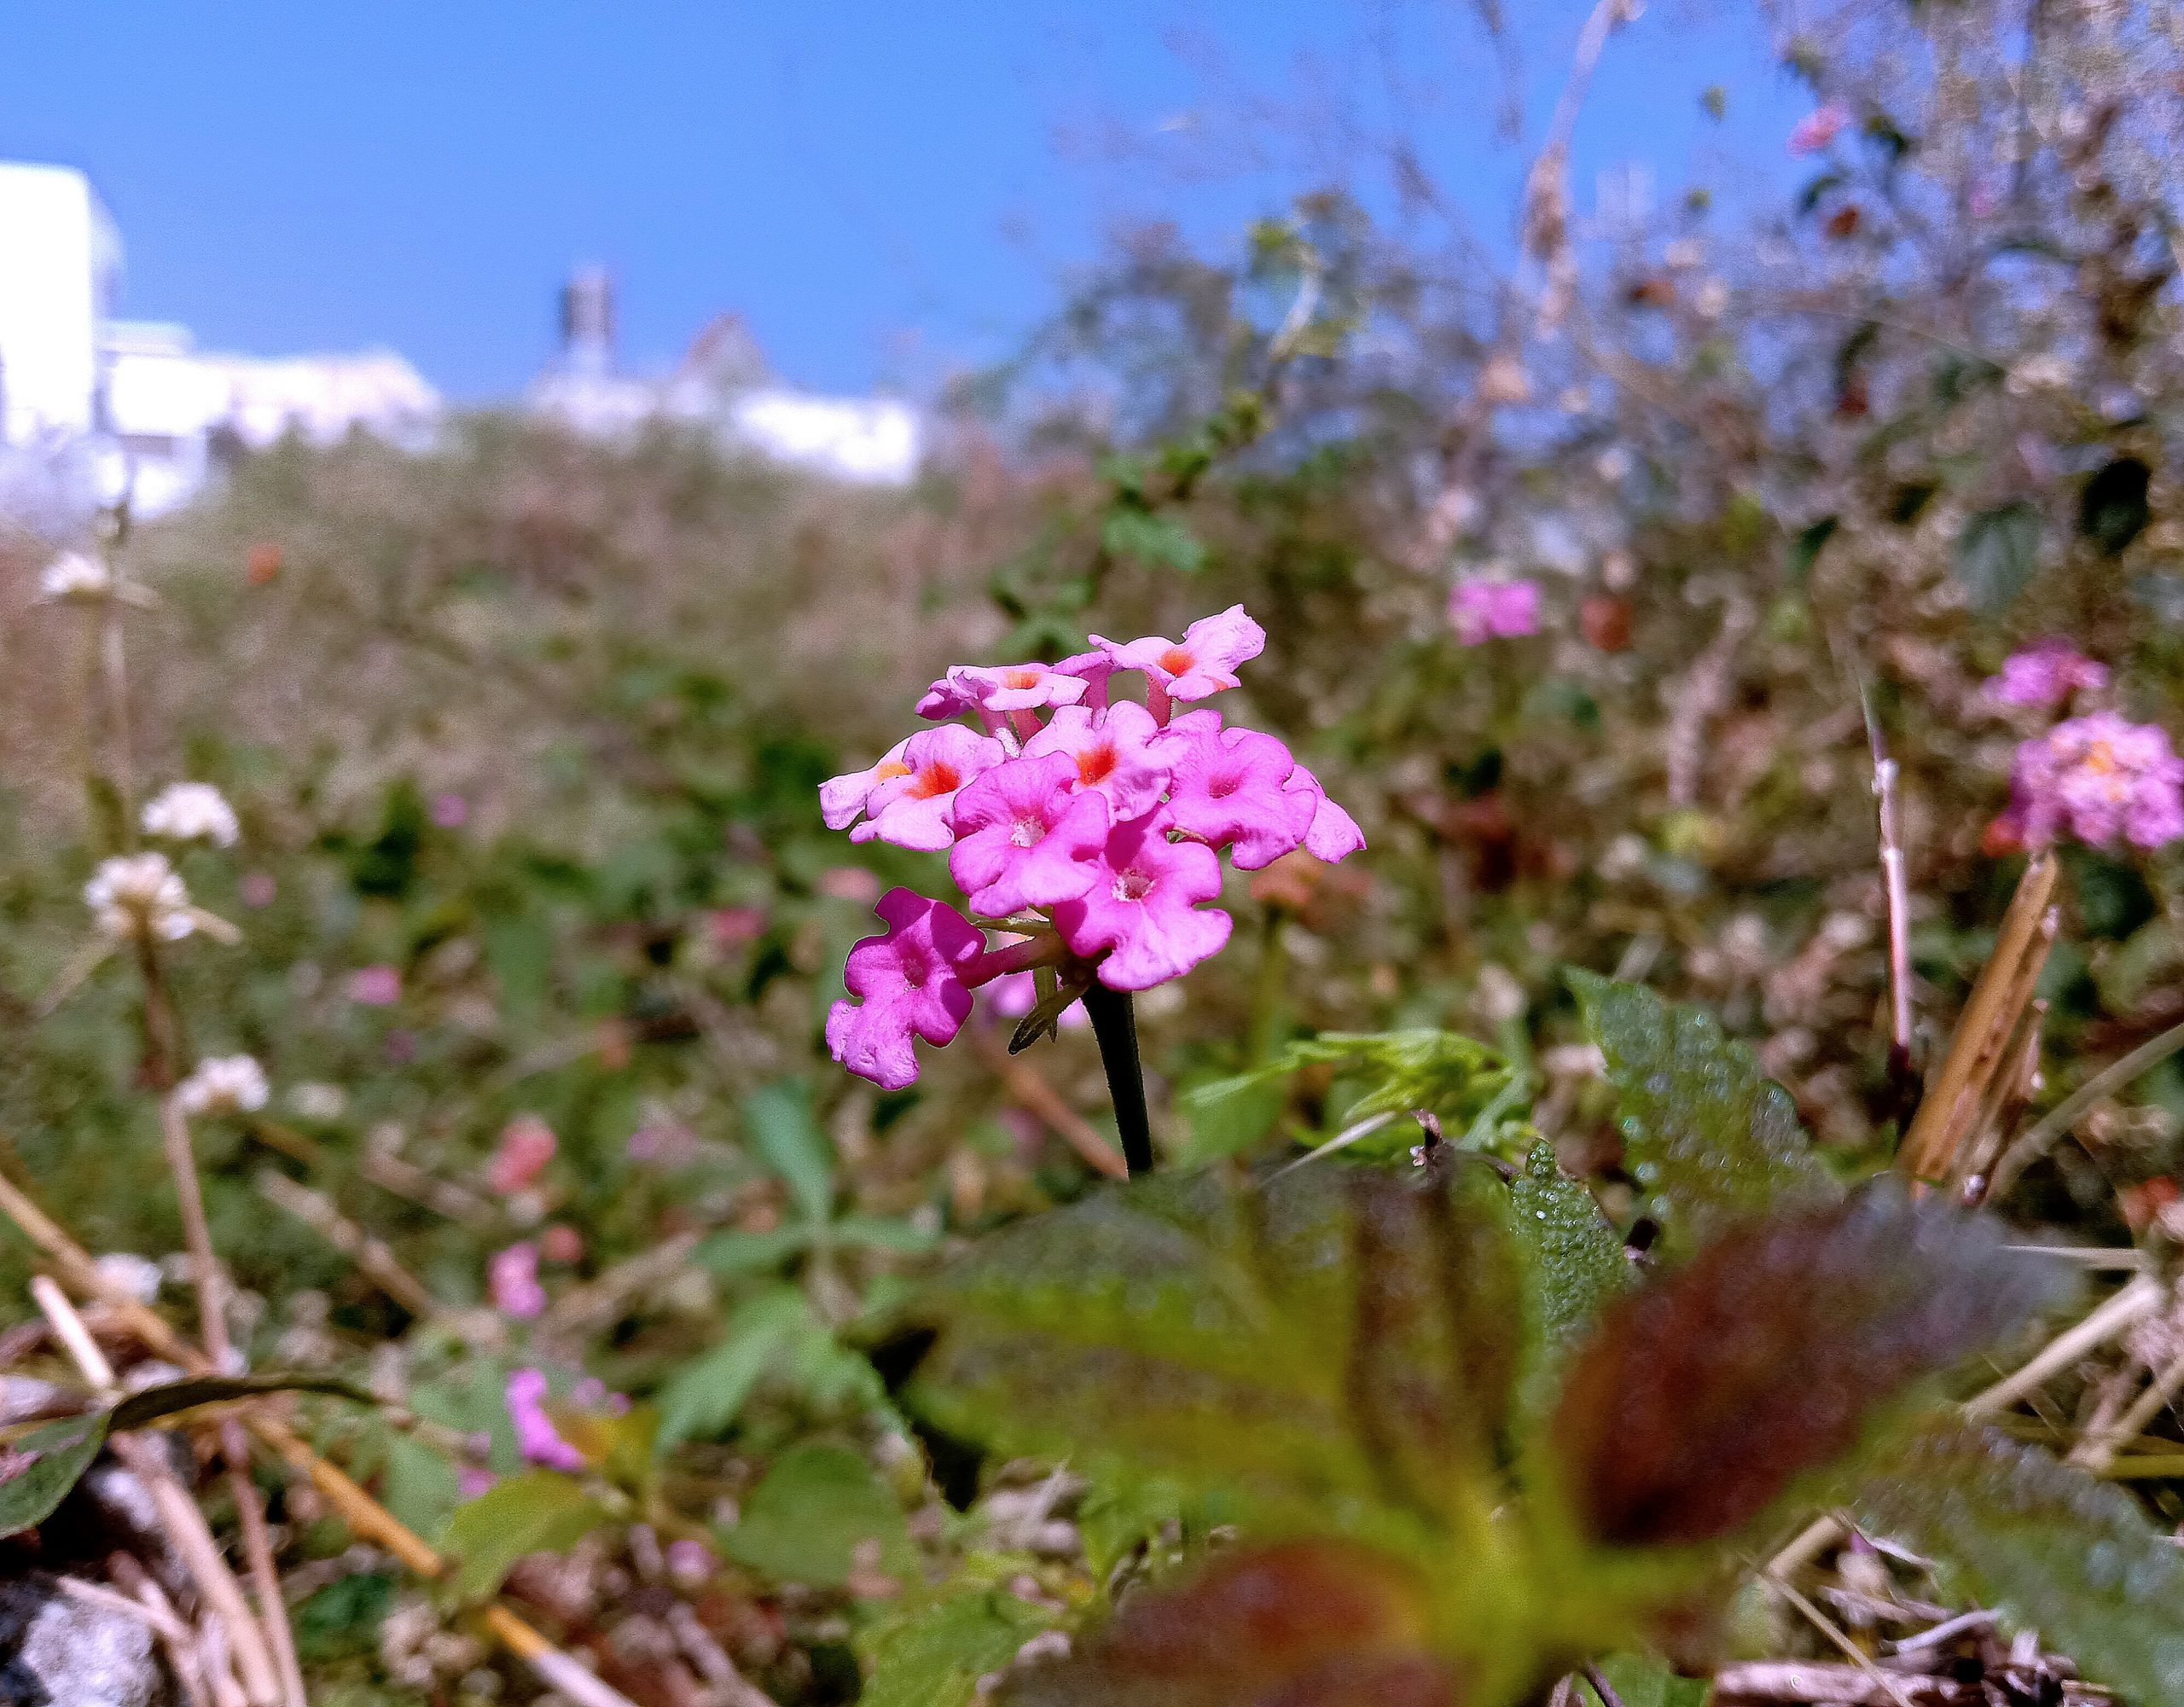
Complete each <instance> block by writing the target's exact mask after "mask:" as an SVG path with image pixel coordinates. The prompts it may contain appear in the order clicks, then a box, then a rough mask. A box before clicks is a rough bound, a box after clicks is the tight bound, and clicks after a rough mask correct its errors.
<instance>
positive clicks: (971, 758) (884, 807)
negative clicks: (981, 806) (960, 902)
mask: <svg viewBox="0 0 2184 1707" xmlns="http://www.w3.org/2000/svg"><path fill="white" fill-rule="evenodd" d="M1005 758H1008V748H1006V747H1004V746H1002V744H1001V743H1000V742H999V741H997V740H994V739H993V738H992V737H991V736H990V735H982V734H973V732H972V731H971V730H969V729H965V728H964V727H963V726H962V725H961V723H947V724H944V725H943V726H942V727H940V728H939V729H926V730H924V731H923V732H921V733H920V734H914V735H912V736H911V737H910V738H909V740H908V741H906V742H904V743H903V756H902V758H900V759H899V760H897V764H900V765H901V767H902V769H901V770H900V771H899V772H898V773H897V774H896V775H892V776H888V777H884V778H882V779H881V780H880V782H879V783H878V784H877V785H875V786H874V788H873V790H872V792H871V793H868V794H867V795H866V796H865V798H864V801H863V810H864V812H865V814H866V817H865V821H864V822H863V823H861V824H859V825H858V826H857V827H856V828H855V829H853V830H851V832H850V839H851V841H853V842H868V841H871V840H872V839H874V838H875V837H876V838H878V839H880V840H881V841H884V842H892V843H894V845H896V846H897V847H898V848H921V849H923V850H925V851H926V852H928V853H938V851H940V850H942V849H943V848H945V847H946V846H948V845H949V844H950V843H951V842H953V841H954V840H955V839H956V830H955V826H954V822H953V816H952V809H953V808H954V806H955V804H956V790H957V789H958V788H961V787H962V786H963V785H964V784H965V783H966V782H968V781H970V780H971V779H972V778H973V777H974V776H976V775H979V773H980V772H981V771H985V770H990V769H993V767H994V766H995V765H996V764H1000V763H1001V762H1002V760H1003V759H1005Z"/></svg>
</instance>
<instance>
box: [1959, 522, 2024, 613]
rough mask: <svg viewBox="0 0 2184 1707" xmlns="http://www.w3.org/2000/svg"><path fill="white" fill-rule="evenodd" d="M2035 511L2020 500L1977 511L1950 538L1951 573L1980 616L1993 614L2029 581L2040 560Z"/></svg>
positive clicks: (2005, 605) (2006, 604)
mask: <svg viewBox="0 0 2184 1707" xmlns="http://www.w3.org/2000/svg"><path fill="white" fill-rule="evenodd" d="M2041 527H2042V520H2041V514H2040V507H2039V506H2038V505H2037V504H2035V503H2032V502H2030V501H2029V500H2026V499H2022V498H2020V499H2019V500H2018V502H2015V503H2008V504H2001V505H1999V506H1997V507H1996V508H1994V509H1988V510H1981V511H1980V512H1979V513H1978V514H1976V515H1974V516H1972V518H1971V519H1970V520H1967V521H1966V523H1965V524H1964V529H1963V531H1961V532H1960V533H1959V534H1958V535H1957V537H1956V575H1957V579H1959V580H1960V581H1961V582H1963V584H1964V592H1965V596H1966V598H1967V599H1969V600H1970V601H1971V603H1972V609H1973V610H1975V611H1977V612H1978V613H1979V614H1980V615H1982V616H1988V617H1992V616H1999V615H2001V613H2002V612H2004V611H2006V610H2007V609H2008V608H2009V607H2010V606H2011V604H2012V603H2013V602H2014V601H2015V600H2016V598H2017V595H2018V594H2019V593H2021V592H2023V591H2024V587H2025V584H2026V583H2027V582H2028V581H2030V580H2031V579H2032V572H2033V570H2034V569H2035V568H2036V566H2038V563H2039V560H2040V534H2041Z"/></svg>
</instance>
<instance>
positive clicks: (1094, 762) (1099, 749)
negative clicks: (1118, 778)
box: [1077, 745, 1115, 788]
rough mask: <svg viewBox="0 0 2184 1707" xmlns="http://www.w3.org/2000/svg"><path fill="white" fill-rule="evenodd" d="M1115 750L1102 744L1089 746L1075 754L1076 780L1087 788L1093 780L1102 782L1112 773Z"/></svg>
mask: <svg viewBox="0 0 2184 1707" xmlns="http://www.w3.org/2000/svg"><path fill="white" fill-rule="evenodd" d="M1114 769H1115V750H1114V748H1113V747H1112V746H1106V745H1102V746H1089V747H1087V748H1085V749H1084V751H1083V752H1080V753H1079V754H1077V781H1079V782H1081V783H1083V785H1084V787H1087V788H1089V787H1091V786H1092V785H1093V784H1094V783H1095V782H1104V781H1107V778H1108V777H1109V776H1111V775H1113V774H1114Z"/></svg>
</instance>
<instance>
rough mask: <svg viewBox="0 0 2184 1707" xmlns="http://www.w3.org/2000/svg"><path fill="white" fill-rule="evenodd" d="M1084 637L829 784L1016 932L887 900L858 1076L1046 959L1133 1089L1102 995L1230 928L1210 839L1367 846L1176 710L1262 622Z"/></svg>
mask: <svg viewBox="0 0 2184 1707" xmlns="http://www.w3.org/2000/svg"><path fill="white" fill-rule="evenodd" d="M1495 596H1496V599H1497V600H1499V601H1500V602H1498V603H1496V604H1495V606H1494V607H1493V612H1492V616H1491V620H1492V622H1493V624H1496V625H1497V626H1496V631H1497V632H1502V631H1507V632H1523V631H1529V630H1530V628H1531V626H1533V625H1535V624H1536V621H1537V609H1536V589H1533V588H1531V587H1530V586H1529V585H1525V586H1521V587H1516V588H1513V589H1502V590H1500V591H1499V592H1497V593H1496V595H1495ZM1093 638H1094V648H1095V649H1094V650H1092V651H1089V652H1086V653H1080V654H1079V655H1077V656H1076V657H1074V658H1066V659H1062V660H1061V661H1060V663H1058V664H1051V665H1048V664H1025V665H1002V666H999V667H996V668H990V669H989V668H983V667H979V666H973V665H955V666H953V667H951V668H950V670H949V671H948V673H947V675H946V676H944V677H943V678H942V679H941V680H940V681H938V682H934V683H933V685H932V689H931V691H930V692H929V693H927V694H926V696H925V698H924V699H923V700H921V701H920V703H919V705H918V710H919V711H920V712H921V713H922V714H923V715H925V716H926V717H932V718H936V719H951V718H956V717H973V716H974V717H976V718H977V719H978V722H979V725H981V726H982V727H981V728H979V729H973V728H971V727H968V726H967V725H966V724H964V723H957V722H943V723H941V725H940V727H938V728H937V729H928V730H926V731H925V732H923V733H921V734H915V735H913V736H911V737H909V739H908V740H905V741H903V742H902V743H900V744H899V745H897V746H895V747H894V748H893V749H892V750H891V751H890V752H888V753H887V754H886V756H885V757H884V758H881V759H880V761H879V763H877V764H874V765H873V766H871V767H870V768H869V769H865V770H861V771H854V772H851V773H850V774H848V775H843V776H837V777H834V778H833V779H831V780H830V781H828V783H826V784H825V785H824V787H822V790H821V807H822V811H823V812H824V814H825V816H826V820H827V822H828V825H829V826H831V827H834V828H836V829H846V830H848V831H849V832H850V833H851V839H854V840H858V841H866V840H870V839H874V838H879V839H885V840H887V841H890V842H893V843H895V844H897V845H899V846H903V847H909V848H918V849H923V850H926V851H934V852H938V851H947V853H948V855H949V868H950V872H951V874H953V875H954V877H955V879H956V882H957V883H958V884H959V885H961V887H962V889H963V891H964V893H965V894H966V896H967V897H968V905H969V906H970V908H971V909H973V913H974V914H977V915H979V916H982V917H987V918H994V919H1005V920H1011V921H1013V922H1011V923H1009V924H1008V925H1006V926H1000V925H996V926H992V927H990V928H992V929H994V930H996V931H997V932H1005V933H1006V934H1007V935H1008V936H1011V937H1013V938H1014V940H1013V941H1006V942H1004V943H1003V946H1002V947H1000V948H996V949H989V948H987V947H986V939H985V935H984V934H983V933H982V932H981V931H980V930H979V927H978V926H975V925H973V923H972V922H971V920H969V919H967V918H966V917H964V915H963V914H961V913H959V912H957V911H956V909H954V908H952V907H950V906H947V905H946V904H944V903H941V902H938V901H934V900H930V899H927V898H926V897H922V896H919V895H915V894H913V893H911V892H910V891H908V890H904V889H897V890H894V891H891V892H890V893H889V894H887V895H886V897H883V898H882V899H881V900H880V903H879V906H878V909H877V910H878V912H879V914H880V918H881V919H882V920H884V921H885V922H886V926H887V929H886V935H884V936H880V937H873V938H867V939H866V940H864V941H863V942H861V943H857V946H856V947H855V948H854V949H851V951H850V955H849V963H848V965H847V967H845V971H844V975H843V976H844V982H845V984H846V985H847V988H848V990H849V995H848V996H847V997H846V998H845V999H844V1000H843V1001H840V1002H836V1003H835V1004H834V1007H833V1010H832V1011H831V1012H830V1013H828V1016H827V1046H828V1048H829V1049H830V1050H831V1051H832V1052H833V1054H834V1059H835V1060H838V1061H839V1062H841V1063H842V1064H843V1065H845V1066H846V1067H847V1068H849V1070H850V1071H852V1072H855V1073H858V1074H861V1075H862V1076H863V1077H866V1078H868V1079H870V1080H872V1081H873V1082H874V1083H876V1084H879V1085H881V1086H883V1087H885V1088H886V1089H891V1090H895V1089H901V1088H902V1087H903V1086H905V1085H908V1084H909V1083H912V1082H913V1081H914V1080H915V1078H916V1077H917V1075H918V1052H917V1049H916V1044H917V1042H918V1040H919V1039H920V1038H923V1039H924V1040H925V1041H926V1042H928V1043H932V1044H936V1045H939V1044H945V1043H947V1042H949V1041H950V1040H951V1039H952V1038H953V1037H954V1036H955V1035H956V1032H957V1031H960V1030H961V1028H962V1025H963V1022H964V1020H965V1019H966V1018H967V1016H968V1015H969V1013H970V1011H971V1007H972V1005H973V996H972V992H973V990H978V989H979V987H981V986H982V985H985V984H994V985H995V990H994V995H993V1006H994V1011H995V1013H996V1014H997V1015H999V1016H1002V1017H1005V1018H1014V1017H1018V1016H1020V1015H1022V1014H1024V1013H1029V1012H1030V1011H1031V1008H1032V1007H1033V1005H1034V1004H1035V1003H1036V1002H1037V981H1036V980H1035V979H1034V978H1032V976H1031V969H1032V968H1033V967H1040V966H1048V965H1055V966H1059V967H1061V968H1062V970H1063V972H1064V973H1065V974H1066V977H1067V978H1069V979H1071V980H1072V987H1073V988H1079V989H1081V988H1083V987H1084V985H1085V984H1086V983H1089V982H1091V981H1093V980H1096V988H1095V992H1094V994H1092V995H1091V996H1088V997H1087V998H1086V1001H1085V1002H1084V1003H1083V1005H1082V1006H1081V1007H1077V1008H1075V1009H1073V1010H1072V1023H1078V1024H1083V1023H1087V1021H1086V1015H1087V1013H1088V1011H1089V1017H1090V1021H1091V1022H1092V1023H1093V1024H1094V1029H1095V1031H1097V1032H1098V1033H1099V1036H1100V1039H1101V1054H1102V1056H1103V1058H1107V1062H1108V1066H1109V1071H1110V1074H1111V1077H1112V1075H1114V1074H1117V1073H1120V1074H1121V1075H1122V1077H1119V1078H1114V1079H1113V1080H1112V1082H1113V1083H1116V1084H1117V1085H1118V1087H1119V1086H1123V1085H1126V1084H1129V1083H1135V1081H1136V1077H1137V1075H1136V1068H1135V1066H1134V1065H1120V1066H1118V1065H1117V1064H1118V1062H1122V1061H1134V1057H1130V1056H1126V1055H1123V1054H1117V1053H1116V1052H1117V1050H1118V1048H1120V1045H1119V1044H1118V1042H1117V1039H1118V1038H1120V1037H1123V1036H1127V1035H1128V1033H1127V1032H1126V1031H1120V1030H1118V1028H1117V1026H1116V1025H1111V1024H1109V1023H1108V1022H1109V1019H1111V1018H1117V1017H1119V1018H1120V1019H1123V1020H1124V1021H1126V1019H1127V1014H1128V1009H1127V1007H1123V1006H1118V997H1117V996H1115V995H1113V994H1111V992H1122V991H1129V990H1145V989H1148V988H1150V987H1151V986H1153V985H1154V984H1160V983H1163V982H1165V980H1167V979H1169V978H1178V977H1181V976H1182V974H1183V973H1186V972H1188V971H1189V970H1190V969H1191V968H1192V967H1194V966H1196V965H1197V964H1198V963H1199V961H1202V960H1204V959H1205V958H1206V957H1207V956H1208V955H1211V954H1214V953H1215V952H1217V950H1218V949H1220V948H1221V947H1222V945H1223V943H1226V942H1227V941H1228V939H1229V933H1230V932H1231V930H1232V929H1233V924H1232V921H1231V920H1230V919H1229V915H1228V914H1226V913H1225V912H1223V911H1221V910H1220V909H1217V908H1208V907H1206V906H1205V903H1208V902H1211V901H1214V900H1217V898H1218V897H1219V896H1220V893H1221V882H1222V866H1221V856H1222V854H1223V852H1224V851H1225V852H1226V853H1227V854H1228V855H1229V857H1230V859H1231V860H1232V861H1233V862H1234V864H1235V865H1236V866H1237V867H1238V868H1239V869H1241V870H1246V871H1255V870H1258V868H1261V867H1263V866H1265V865H1268V864H1269V863H1271V862H1273V861H1275V859H1277V858H1279V857H1280V856H1281V855H1283V854H1285V853H1287V852H1288V851H1291V850H1292V849H1294V848H1297V847H1298V846H1300V845H1301V846H1303V847H1304V848H1306V849H1308V850H1309V851H1311V852H1312V853H1313V854H1314V855H1316V856H1318V857H1319V858H1321V859H1327V860H1338V859H1341V858H1344V857H1345V856H1348V855H1350V854H1351V853H1355V852H1356V851H1357V850H1358V849H1359V848H1361V847H1362V846H1363V845H1364V838H1363V836H1362V835H1361V834H1360V833H1359V832H1358V828H1357V825H1356V822H1354V821H1353V820H1352V819H1351V818H1350V815H1349V814H1348V813H1346V812H1345V811H1344V810H1342V809H1341V808H1340V807H1339V806H1337V805H1336V804H1333V802H1332V801H1330V800H1329V799H1328V798H1327V794H1326V791H1325V790H1324V789H1322V788H1321V786H1320V783H1319V781H1318V779H1317V778H1316V777H1315V776H1314V775H1312V774H1311V772H1310V771H1309V770H1307V769H1304V767H1303V766H1302V765H1299V764H1297V763H1296V760H1295V758H1294V756H1293V755H1292V754H1291V752H1289V750H1288V748H1287V747H1286V746H1283V745H1282V743H1281V742H1280V741H1278V740H1275V739H1274V737H1272V736H1271V735H1267V734H1258V733H1257V732H1255V731H1253V730H1250V729H1228V728H1225V727H1224V725H1223V721H1222V718H1221V715H1220V714H1219V713H1218V712H1217V711H1211V710H1199V711H1189V710H1183V709H1182V707H1183V706H1184V705H1188V704H1189V703H1190V702H1192V701H1194V700H1203V699H1205V698H1206V697H1208V696H1209V695H1211V694H1217V693H1219V692H1221V691H1222V690H1223V689H1224V688H1233V687H1234V686H1235V685H1236V671H1237V669H1238V667H1239V666H1240V665H1242V664H1243V663H1244V662H1245V661H1246V660H1247V659H1252V658H1255V657H1257V656H1258V654H1259V653H1260V652H1261V651H1262V650H1263V648H1264V647H1265V644H1266V635H1265V631H1264V630H1262V629H1261V628H1260V627H1259V625H1258V624H1257V623H1255V622H1253V621H1252V619H1251V618H1250V617H1248V616H1247V615H1246V614H1245V612H1244V608H1243V607H1242V606H1240V605H1238V606H1234V607H1231V608H1229V610H1226V611H1223V612H1222V613H1220V614H1218V615H1217V616H1212V617H1207V618H1203V619H1201V620H1199V621H1198V622H1194V623H1193V624H1191V625H1190V627H1189V628H1188V630H1185V632H1184V635H1183V637H1182V640H1181V641H1170V640H1167V639H1165V638H1163V637H1161V636H1151V637H1149V638H1147V639H1143V640H1136V641H1131V642H1127V643H1126V644H1125V643H1122V642H1114V641H1109V640H1103V639H1101V638H1100V637H1099V636H1094V637H1093ZM1117 670H1135V671H1139V672H1141V674H1142V675H1143V676H1144V677H1145V681H1146V694H1145V703H1144V704H1143V705H1137V704H1135V703H1133V702H1131V701H1129V700H1121V701H1116V700H1112V699H1111V698H1110V696H1109V692H1108V690H1109V687H1110V685H1111V684H1110V677H1111V676H1112V675H1113V673H1114V672H1115V671H1117ZM848 880H855V881H856V882H857V883H860V884H868V885H875V886H874V890H873V891H872V892H874V893H876V892H877V890H876V880H874V878H873V877H872V876H871V874H869V873H867V872H865V871H863V870H861V869H859V870H854V871H839V872H834V873H829V874H824V875H822V877H821V878H820V879H819V880H817V885H816V886H817V887H818V888H819V890H820V891H822V893H827V894H847V893H848V892H849V890H848V888H847V887H846V886H845V885H846V883H847V881H848ZM1040 915H1043V916H1040ZM1116 1116H1117V1120H1118V1125H1119V1127H1120V1130H1121V1135H1122V1138H1123V1148H1124V1155H1125V1157H1126V1158H1128V1159H1129V1161H1130V1166H1131V1167H1132V1168H1133V1169H1142V1168H1143V1167H1145V1166H1147V1165H1149V1164H1150V1156H1151V1136H1150V1132H1149V1128H1148V1126H1147V1121H1146V1119H1145V1114H1144V1108H1143V1101H1142V1097H1141V1094H1137V1095H1127V1096H1126V1095H1123V1094H1120V1092H1119V1091H1118V1100H1117V1103H1116ZM632 1153H636V1142H635V1141H632Z"/></svg>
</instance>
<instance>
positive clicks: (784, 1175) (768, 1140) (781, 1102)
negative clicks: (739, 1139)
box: [743, 1079, 834, 1222]
mask: <svg viewBox="0 0 2184 1707" xmlns="http://www.w3.org/2000/svg"><path fill="white" fill-rule="evenodd" d="M743 1129H744V1132H745V1133H746V1135H747V1136H748V1137H749V1138H750V1140H751V1143H752V1147H753V1148H754V1149H756V1150H757V1151H758V1153H759V1154H760V1155H761V1156H763V1157H764V1158H765V1160H766V1165H767V1166H768V1167H770V1168H771V1169H772V1170H774V1172H775V1173H776V1174H777V1175H779V1176H781V1183H782V1184H783V1185H785V1186H787V1187H788V1192H789V1196H790V1197H791V1198H792V1199H793V1200H794V1202H795V1204H796V1206H797V1208H798V1209H799V1211H801V1212H802V1214H803V1216H804V1220H806V1221H808V1222H823V1221H825V1220H826V1219H827V1216H828V1211H830V1210H831V1209H832V1208H833V1207H834V1147H833V1146H831V1145H830V1144H828V1141H827V1139H826V1136H825V1135H824V1134H822V1132H821V1131H820V1130H819V1126H818V1123H817V1122H816V1121H815V1120H814V1119H813V1118H812V1117H811V1089H810V1086H809V1085H806V1084H804V1083H802V1082H801V1081H800V1080H796V1079H784V1080H782V1081H781V1083H778V1084H770V1085H762V1086H760V1087H759V1088H758V1089H757V1090H754V1091H752V1093H751V1094H750V1095H748V1096H746V1097H745V1098H744V1099H743Z"/></svg>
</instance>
